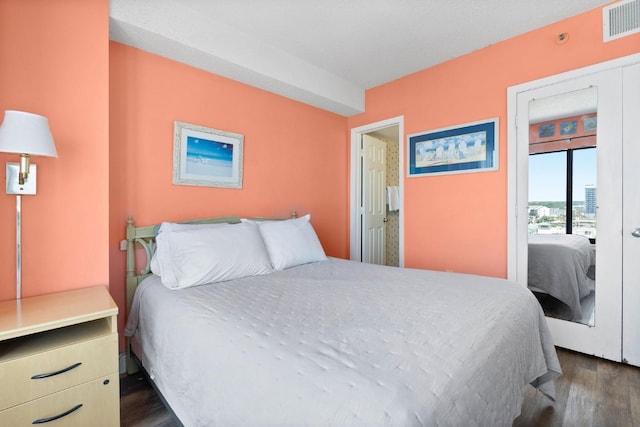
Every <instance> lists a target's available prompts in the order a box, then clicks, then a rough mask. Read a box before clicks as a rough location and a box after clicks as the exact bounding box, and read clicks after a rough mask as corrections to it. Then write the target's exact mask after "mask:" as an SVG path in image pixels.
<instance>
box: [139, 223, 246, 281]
mask: <svg viewBox="0 0 640 427" xmlns="http://www.w3.org/2000/svg"><path fill="white" fill-rule="evenodd" d="M230 225H234V224H229V223H226V222H220V223H213V224H180V223H177V222H163V223H162V224H160V227H158V232H157V233H156V234H157V235H159V234H161V233H170V232H172V231H178V230H195V229H200V230H202V229H204V228H215V227H224V226H230ZM156 241H157V238H156ZM166 248H167V246H166V245H163V246H156V251H155V252H154V253H153V256H152V257H151V262H150V264H149V266H150V267H151V271H152V272H153V273H155V274H157V275H158V276H162V274H160V273H161V267H160V264H164V265H167V263H169V264H170V262H171V258H170V257H171V254H169V253H168V252H167V249H166ZM164 273H165V276H167V280H168V281H169V282H171V283H175V282H176V279H175V275H174V274H173V271H165V272H164Z"/></svg>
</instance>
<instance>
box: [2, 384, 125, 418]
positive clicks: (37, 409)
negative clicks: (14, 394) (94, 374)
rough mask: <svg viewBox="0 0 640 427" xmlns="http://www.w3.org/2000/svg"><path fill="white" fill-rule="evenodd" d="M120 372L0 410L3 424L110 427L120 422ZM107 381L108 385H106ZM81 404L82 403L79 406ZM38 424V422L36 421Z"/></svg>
mask: <svg viewBox="0 0 640 427" xmlns="http://www.w3.org/2000/svg"><path fill="white" fill-rule="evenodd" d="M118 381H119V377H118V374H117V373H114V374H111V375H108V376H105V377H102V378H99V379H96V380H93V381H90V382H88V383H84V384H82V385H79V386H76V387H72V388H69V389H67V390H64V391H60V392H58V393H55V394H52V395H49V396H46V397H42V398H40V399H36V400H33V401H31V402H28V403H25V404H22V405H18V406H14V407H13V408H10V409H6V410H4V411H2V412H0V426H12V427H22V426H25V427H26V426H33V422H34V421H35V420H44V419H46V418H52V417H56V416H58V415H62V414H65V412H68V411H70V410H72V409H74V408H77V409H76V410H75V411H72V412H70V413H68V414H67V415H64V416H62V417H60V418H58V419H55V420H52V421H50V422H45V423H44V424H43V425H45V426H51V427H71V426H79V427H87V426H91V427H111V426H119V425H120V399H119V396H120V392H119V389H120V385H119V382H118ZM105 383H106V384H105ZM79 405H82V406H79ZM37 425H39V424H37Z"/></svg>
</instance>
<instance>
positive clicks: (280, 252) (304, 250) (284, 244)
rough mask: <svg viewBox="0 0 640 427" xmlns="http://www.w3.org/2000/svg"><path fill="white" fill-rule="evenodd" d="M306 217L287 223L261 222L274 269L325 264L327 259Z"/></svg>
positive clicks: (309, 217)
mask: <svg viewBox="0 0 640 427" xmlns="http://www.w3.org/2000/svg"><path fill="white" fill-rule="evenodd" d="M310 219H311V215H309V214H307V215H305V216H303V217H300V218H295V219H287V220H284V221H261V222H258V223H257V224H258V227H259V228H260V234H261V235H262V238H263V239H264V244H265V246H266V247H267V252H268V253H269V259H270V260H271V266H272V267H273V269H274V270H284V269H285V268H289V267H294V266H296V265H300V264H308V263H310V262H317V261H324V260H325V259H327V256H326V255H325V253H324V249H322V245H321V244H320V240H318V236H317V235H316V232H315V231H314V229H313V227H312V226H311V223H310V222H309V220H310Z"/></svg>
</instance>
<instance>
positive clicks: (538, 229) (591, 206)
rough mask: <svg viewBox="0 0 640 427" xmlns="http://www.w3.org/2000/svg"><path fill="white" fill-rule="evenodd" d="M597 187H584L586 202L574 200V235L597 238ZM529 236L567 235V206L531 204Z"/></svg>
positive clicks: (552, 202) (554, 203) (558, 203)
mask: <svg viewBox="0 0 640 427" xmlns="http://www.w3.org/2000/svg"><path fill="white" fill-rule="evenodd" d="M596 203H597V188H596V186H595V185H585V186H584V200H582V201H579V200H574V202H573V206H572V209H571V211H572V221H571V225H572V227H571V232H572V234H581V235H583V236H587V237H588V238H590V239H595V238H596ZM528 211H529V234H566V232H567V204H566V202H564V201H559V202H558V201H532V202H529V208H528Z"/></svg>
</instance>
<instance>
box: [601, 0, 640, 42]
mask: <svg viewBox="0 0 640 427" xmlns="http://www.w3.org/2000/svg"><path fill="white" fill-rule="evenodd" d="M602 22H603V25H604V31H603V40H604V41H605V42H608V41H611V40H615V39H619V38H620V37H625V36H628V35H630V34H634V33H638V32H640V0H624V1H621V2H618V3H615V4H612V5H610V6H607V7H604V8H603V9H602Z"/></svg>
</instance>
